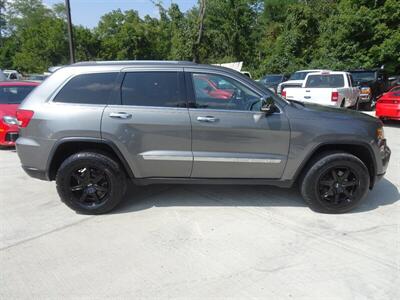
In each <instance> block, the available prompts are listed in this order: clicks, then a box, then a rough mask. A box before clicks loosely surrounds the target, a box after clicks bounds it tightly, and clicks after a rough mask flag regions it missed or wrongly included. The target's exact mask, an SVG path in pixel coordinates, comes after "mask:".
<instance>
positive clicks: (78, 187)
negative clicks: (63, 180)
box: [71, 184, 85, 192]
mask: <svg viewBox="0 0 400 300" xmlns="http://www.w3.org/2000/svg"><path fill="white" fill-rule="evenodd" d="M84 188H85V187H84V186H83V185H81V184H80V185H76V186H73V187H71V191H72V192H76V191H81V190H83V189H84Z"/></svg>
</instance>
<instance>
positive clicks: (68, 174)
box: [56, 152, 126, 214]
mask: <svg viewBox="0 0 400 300" xmlns="http://www.w3.org/2000/svg"><path fill="white" fill-rule="evenodd" d="M56 183H57V191H58V194H59V195H60V198H61V200H62V201H63V202H64V203H65V204H66V205H67V206H69V207H70V208H72V209H73V210H75V211H77V212H79V213H84V214H102V213H106V212H109V211H111V210H112V209H113V208H115V207H116V206H117V205H118V204H119V203H120V202H121V200H122V198H123V196H124V192H125V187H126V178H125V174H124V172H123V170H122V169H121V167H120V165H119V164H118V163H117V162H116V161H115V160H113V159H111V158H110V157H108V156H106V155H103V154H99V153H94V152H80V153H76V154H74V155H72V156H70V157H69V158H67V159H66V160H65V161H64V162H63V163H62V164H61V166H60V168H59V170H58V172H57V176H56Z"/></svg>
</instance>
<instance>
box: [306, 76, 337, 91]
mask: <svg viewBox="0 0 400 300" xmlns="http://www.w3.org/2000/svg"><path fill="white" fill-rule="evenodd" d="M343 86H344V77H343V75H340V74H337V75H334V74H332V75H310V76H308V79H307V83H306V86H305V87H308V88H340V87H343Z"/></svg>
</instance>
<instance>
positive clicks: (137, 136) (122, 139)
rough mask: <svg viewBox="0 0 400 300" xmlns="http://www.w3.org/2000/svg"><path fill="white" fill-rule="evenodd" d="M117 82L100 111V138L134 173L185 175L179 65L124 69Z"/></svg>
mask: <svg viewBox="0 0 400 300" xmlns="http://www.w3.org/2000/svg"><path fill="white" fill-rule="evenodd" d="M120 86H121V88H120V89H119V90H118V93H116V94H115V96H114V100H115V102H114V104H111V105H108V106H107V107H106V109H105V110H104V114H103V120H102V127H101V133H102V138H103V139H106V140H110V141H112V142H113V143H114V144H115V145H117V147H118V148H119V149H120V151H121V152H122V154H123V155H124V157H125V158H127V160H128V163H129V164H130V166H131V168H132V170H133V173H134V175H135V177H137V178H147V177H189V176H190V173H191V170H192V161H193V156H192V151H191V123H190V117H189V112H188V108H187V105H186V99H185V89H184V75H183V69H182V68H162V69H157V68H153V69H142V70H140V69H137V68H135V69H133V70H129V69H127V70H125V72H123V73H122V75H121V78H120Z"/></svg>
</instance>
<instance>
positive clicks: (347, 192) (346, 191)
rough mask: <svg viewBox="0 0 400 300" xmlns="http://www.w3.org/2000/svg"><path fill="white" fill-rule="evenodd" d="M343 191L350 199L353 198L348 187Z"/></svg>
mask: <svg viewBox="0 0 400 300" xmlns="http://www.w3.org/2000/svg"><path fill="white" fill-rule="evenodd" d="M343 193H344V194H345V195H346V197H347V198H348V199H350V200H352V198H353V195H352V194H351V193H350V192H349V191H348V190H346V189H344V191H343Z"/></svg>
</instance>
